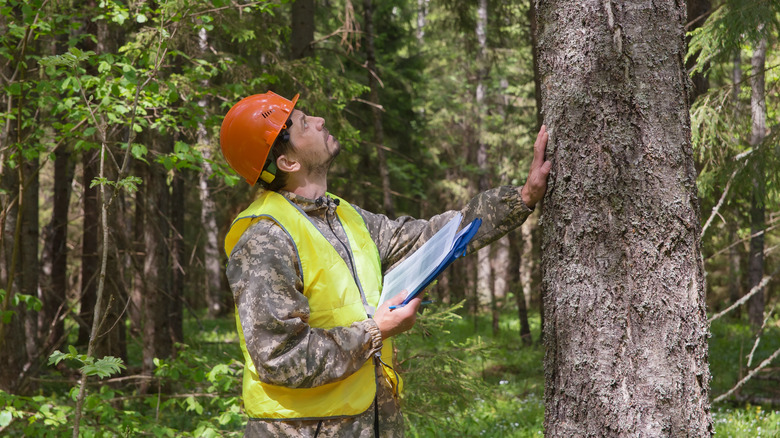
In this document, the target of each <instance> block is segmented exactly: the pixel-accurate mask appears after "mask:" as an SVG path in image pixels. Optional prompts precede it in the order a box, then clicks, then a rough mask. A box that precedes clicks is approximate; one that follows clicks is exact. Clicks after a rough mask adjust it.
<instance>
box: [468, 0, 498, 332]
mask: <svg viewBox="0 0 780 438" xmlns="http://www.w3.org/2000/svg"><path fill="white" fill-rule="evenodd" d="M487 25H488V23H487V0H479V1H478V2H477V20H476V28H475V33H476V36H477V53H476V68H477V71H476V73H477V83H476V95H475V98H474V122H473V124H474V129H475V131H476V139H477V142H478V145H477V168H478V169H479V181H478V183H477V190H479V191H480V192H482V191H485V190H487V189H489V188H490V181H489V178H488V174H489V171H488V161H487V156H488V145H487V142H486V141H485V136H484V135H483V134H482V129H483V119H484V115H485V112H486V105H485V93H486V89H487V87H486V85H485V79H486V77H487V68H486V62H487V53H486V52H487ZM491 247H492V245H488V246H486V247H484V248H482V249H480V250H479V251H477V299H478V308H479V309H483V310H487V309H490V310H491V313H492V314H495V307H496V297H495V293H494V291H493V272H492V271H491V269H490V252H491ZM494 326H495V324H494Z"/></svg>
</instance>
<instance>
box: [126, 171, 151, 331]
mask: <svg viewBox="0 0 780 438" xmlns="http://www.w3.org/2000/svg"><path fill="white" fill-rule="evenodd" d="M133 166H134V169H135V171H134V172H133V174H134V175H144V174H145V173H146V168H147V166H148V165H147V164H146V163H143V162H141V161H135V162H134V163H133ZM147 191H148V190H147V188H146V184H141V185H139V186H138V191H136V192H135V196H134V197H133V202H134V205H135V208H134V211H133V232H132V241H133V251H132V257H133V281H132V287H131V289H130V298H129V299H130V303H129V307H128V316H129V317H130V335H131V336H139V335H141V334H142V333H143V327H144V291H145V290H146V280H145V278H144V260H145V259H146V246H145V245H144V236H145V231H144V230H145V228H146V227H145V221H146V205H145V200H146V197H147Z"/></svg>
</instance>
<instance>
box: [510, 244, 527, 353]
mask: <svg viewBox="0 0 780 438" xmlns="http://www.w3.org/2000/svg"><path fill="white" fill-rule="evenodd" d="M508 236H509V248H510V252H509V259H510V261H509V266H516V267H518V268H517V269H513V270H512V271H510V272H511V273H512V275H510V277H509V278H510V280H509V284H511V285H512V290H514V291H515V301H516V303H517V316H518V318H519V320H520V339H522V340H523V345H531V344H532V343H533V341H532V339H531V327H530V325H529V324H528V306H526V300H525V296H526V293H527V292H526V289H525V288H524V286H523V283H522V280H521V278H522V273H521V272H522V266H523V261H524V260H525V258H526V257H529V256H530V254H528V255H527V254H526V253H523V252H521V251H518V250H515V251H511V248H518V249H521V250H522V249H523V248H524V245H525V242H518V241H517V240H518V237H519V238H520V239H522V233H521V232H520V231H515V232H511V233H509V234H508Z"/></svg>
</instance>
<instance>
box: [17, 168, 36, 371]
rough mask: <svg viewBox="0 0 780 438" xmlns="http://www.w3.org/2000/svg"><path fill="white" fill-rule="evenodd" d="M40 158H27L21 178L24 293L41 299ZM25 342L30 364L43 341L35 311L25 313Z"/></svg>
mask: <svg viewBox="0 0 780 438" xmlns="http://www.w3.org/2000/svg"><path fill="white" fill-rule="evenodd" d="M38 165H39V160H38V157H35V158H28V159H27V160H24V162H23V164H22V169H23V172H22V177H23V178H24V181H25V184H24V185H23V187H24V192H23V194H22V197H23V201H22V206H23V207H22V208H23V210H24V211H23V213H22V241H21V250H22V252H21V259H20V260H21V263H22V264H21V270H20V271H19V273H20V274H21V278H22V290H21V292H22V293H23V294H25V295H31V296H33V297H37V296H38V286H39V282H38V278H39V275H40V263H39V260H38V242H39V241H40V238H39V230H40V225H39V214H38V212H39V209H38V191H39V190H38V188H39V186H40V183H39V181H40V179H39V178H38V175H39V174H38ZM24 326H25V330H24V331H25V335H26V336H25V341H26V346H27V358H28V360H29V361H30V362H32V361H34V360H35V359H36V357H37V356H38V353H39V349H40V338H39V337H38V312H36V311H33V310H32V309H30V310H28V311H27V312H25V323H24Z"/></svg>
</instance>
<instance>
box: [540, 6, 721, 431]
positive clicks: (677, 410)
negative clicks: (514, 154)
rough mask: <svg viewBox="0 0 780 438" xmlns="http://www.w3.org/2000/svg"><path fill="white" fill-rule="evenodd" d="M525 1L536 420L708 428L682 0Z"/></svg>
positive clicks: (561, 426) (569, 427)
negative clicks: (534, 105) (539, 195)
mask: <svg viewBox="0 0 780 438" xmlns="http://www.w3.org/2000/svg"><path fill="white" fill-rule="evenodd" d="M628 6H629V5H628V4H625V3H618V2H611V1H602V0H585V1H584V2H578V3H571V2H567V1H562V0H554V1H547V2H537V7H538V13H539V23H540V24H542V23H544V25H543V27H541V26H540V28H539V34H538V36H539V61H540V71H541V73H542V74H541V78H542V81H543V84H542V107H543V112H544V118H545V122H546V125H547V126H548V127H549V132H550V142H549V144H548V156H549V157H551V158H552V162H553V171H552V174H551V177H550V181H549V185H548V187H549V189H548V192H547V195H546V199H545V204H544V213H543V217H542V227H543V245H542V248H543V257H542V263H543V267H544V277H543V288H544V289H545V303H544V304H545V313H546V315H545V343H546V346H547V354H546V356H545V377H546V378H545V434H546V436H550V437H570V436H603V437H634V436H669V437H677V436H686V437H701V436H710V435H711V434H712V419H711V417H710V412H709V400H708V393H709V380H710V374H709V369H708V365H707V338H708V336H709V331H708V325H707V317H706V313H705V301H704V290H705V288H704V275H703V267H702V259H701V253H700V241H699V236H700V232H701V226H700V217H699V201H698V199H697V197H696V172H695V169H694V166H693V157H692V147H691V141H690V119H689V113H688V110H689V102H688V100H687V97H688V87H689V86H690V85H689V80H688V78H687V76H686V73H685V63H684V56H685V47H684V46H685V39H684V25H685V22H686V21H685V20H686V18H685V17H686V11H685V4H684V3H681V2H676V1H671V0H661V1H657V2H654V3H653V4H652V5H650V4H647V5H644V4H643V5H639V4H636V5H634V4H631V5H630V7H628Z"/></svg>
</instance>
